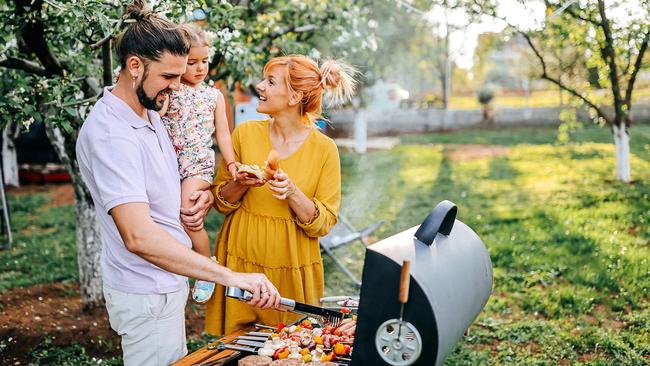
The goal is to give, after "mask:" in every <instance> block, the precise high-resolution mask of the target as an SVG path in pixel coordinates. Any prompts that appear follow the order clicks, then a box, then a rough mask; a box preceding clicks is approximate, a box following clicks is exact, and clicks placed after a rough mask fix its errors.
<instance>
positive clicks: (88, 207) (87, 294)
mask: <svg viewBox="0 0 650 366" xmlns="http://www.w3.org/2000/svg"><path fill="white" fill-rule="evenodd" d="M45 127H46V132H47V136H48V137H49V139H50V141H51V142H52V146H53V147H54V150H55V151H56V153H57V155H58V156H59V158H60V159H61V161H62V162H63V163H64V164H65V166H66V169H67V170H68V172H69V173H70V176H71V177H72V184H73V186H74V192H75V199H76V207H75V212H76V216H77V262H78V266H79V285H80V289H81V300H82V302H83V308H84V310H85V311H87V310H90V309H92V308H95V307H98V306H102V305H103V294H102V274H101V264H100V255H101V240H100V237H99V226H98V225H97V220H96V213H95V205H94V203H93V200H92V197H91V195H90V192H89V191H88V188H87V187H86V185H85V184H84V182H83V180H82V179H81V173H80V171H79V165H78V163H77V159H76V153H75V144H76V136H77V133H78V131H75V132H73V134H72V135H66V136H64V135H63V134H62V133H61V130H60V129H59V128H57V127H53V126H52V125H51V124H50V123H45Z"/></svg>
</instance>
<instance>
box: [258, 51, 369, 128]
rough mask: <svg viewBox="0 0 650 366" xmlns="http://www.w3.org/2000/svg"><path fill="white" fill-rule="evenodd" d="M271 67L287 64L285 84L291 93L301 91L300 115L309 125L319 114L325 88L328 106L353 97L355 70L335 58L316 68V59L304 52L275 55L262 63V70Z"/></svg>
mask: <svg viewBox="0 0 650 366" xmlns="http://www.w3.org/2000/svg"><path fill="white" fill-rule="evenodd" d="M274 66H285V67H286V70H287V72H286V83H287V88H288V89H289V91H290V92H294V91H295V92H302V100H301V103H300V109H301V115H302V118H303V121H304V123H305V124H308V125H313V124H314V123H315V122H316V120H317V119H319V118H321V117H322V113H323V108H322V98H323V91H324V90H327V91H328V92H329V99H330V103H328V106H331V105H338V104H343V103H345V102H346V101H348V100H350V98H352V95H353V94H354V89H355V87H356V84H357V82H356V80H355V79H354V74H355V70H354V69H353V68H352V67H350V66H347V65H345V64H344V63H341V62H338V61H334V60H326V61H324V62H323V63H322V64H321V66H320V67H318V63H317V62H316V61H314V60H313V59H311V58H310V57H307V56H303V55H290V56H282V57H274V58H273V59H271V60H270V61H269V62H267V63H266V65H265V66H264V73H267V72H268V70H269V69H270V68H272V67H274Z"/></svg>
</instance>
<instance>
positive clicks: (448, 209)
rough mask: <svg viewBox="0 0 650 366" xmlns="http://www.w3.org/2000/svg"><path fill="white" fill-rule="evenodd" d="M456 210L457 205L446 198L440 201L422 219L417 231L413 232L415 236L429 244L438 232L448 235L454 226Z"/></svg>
mask: <svg viewBox="0 0 650 366" xmlns="http://www.w3.org/2000/svg"><path fill="white" fill-rule="evenodd" d="M457 212H458V207H456V204H455V203H453V202H451V201H448V200H444V201H442V202H440V203H439V204H438V205H437V206H436V207H435V208H434V209H433V210H431V213H430V214H429V216H427V218H426V219H424V222H422V225H420V227H419V228H418V231H416V232H415V237H416V238H417V239H418V240H419V241H420V242H422V243H424V244H426V245H429V246H430V245H431V244H433V239H435V238H436V235H438V233H440V234H443V235H449V233H451V229H452V228H453V227H454V222H455V221H456V213H457Z"/></svg>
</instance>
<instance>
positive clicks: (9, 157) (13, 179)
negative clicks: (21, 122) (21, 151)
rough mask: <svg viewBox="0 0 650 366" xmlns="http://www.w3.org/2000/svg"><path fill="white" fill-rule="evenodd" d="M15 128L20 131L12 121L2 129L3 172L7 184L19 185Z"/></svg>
mask: <svg viewBox="0 0 650 366" xmlns="http://www.w3.org/2000/svg"><path fill="white" fill-rule="evenodd" d="M14 129H15V130H16V131H19V129H18V128H17V126H15V125H14V124H13V123H12V122H11V121H9V123H8V124H7V126H6V127H5V128H4V129H3V130H2V174H3V177H4V183H5V185H7V186H14V187H18V186H19V185H20V183H19V181H18V154H17V152H16V145H14V139H15V138H16V135H15V133H14Z"/></svg>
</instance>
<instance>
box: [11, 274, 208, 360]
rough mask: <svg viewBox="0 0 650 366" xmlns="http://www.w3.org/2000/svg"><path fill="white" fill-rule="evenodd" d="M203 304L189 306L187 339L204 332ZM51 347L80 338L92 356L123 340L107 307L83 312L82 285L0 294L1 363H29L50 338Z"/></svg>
mask: <svg viewBox="0 0 650 366" xmlns="http://www.w3.org/2000/svg"><path fill="white" fill-rule="evenodd" d="M204 310H205V309H204V306H197V305H194V304H190V303H189V302H188V306H187V309H186V312H185V313H186V316H185V318H186V328H187V335H188V337H197V336H199V335H200V334H201V332H202V330H203V320H204V315H203V314H204V313H205V312H204ZM48 337H49V338H51V339H52V345H53V346H62V345H69V344H71V343H74V342H77V343H79V344H81V345H82V346H84V348H86V350H87V351H88V352H89V353H90V354H91V355H93V356H97V357H102V358H106V357H110V356H115V355H120V354H121V349H120V338H119V337H118V336H117V334H116V333H115V332H114V331H113V330H112V329H111V328H110V325H109V322H108V314H107V312H106V309H105V308H104V307H101V308H98V309H95V310H93V311H91V312H88V313H84V312H82V305H81V298H80V297H79V285H78V284H62V283H55V284H46V285H36V286H32V287H25V288H17V289H12V290H10V291H7V292H4V293H2V294H0V342H1V343H4V345H5V346H6V347H4V349H3V348H2V347H0V365H19V364H26V363H28V362H29V358H28V353H29V351H30V350H31V349H32V348H34V347H35V346H37V345H39V344H40V343H42V342H43V341H44V340H45V339H46V338H48Z"/></svg>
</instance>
